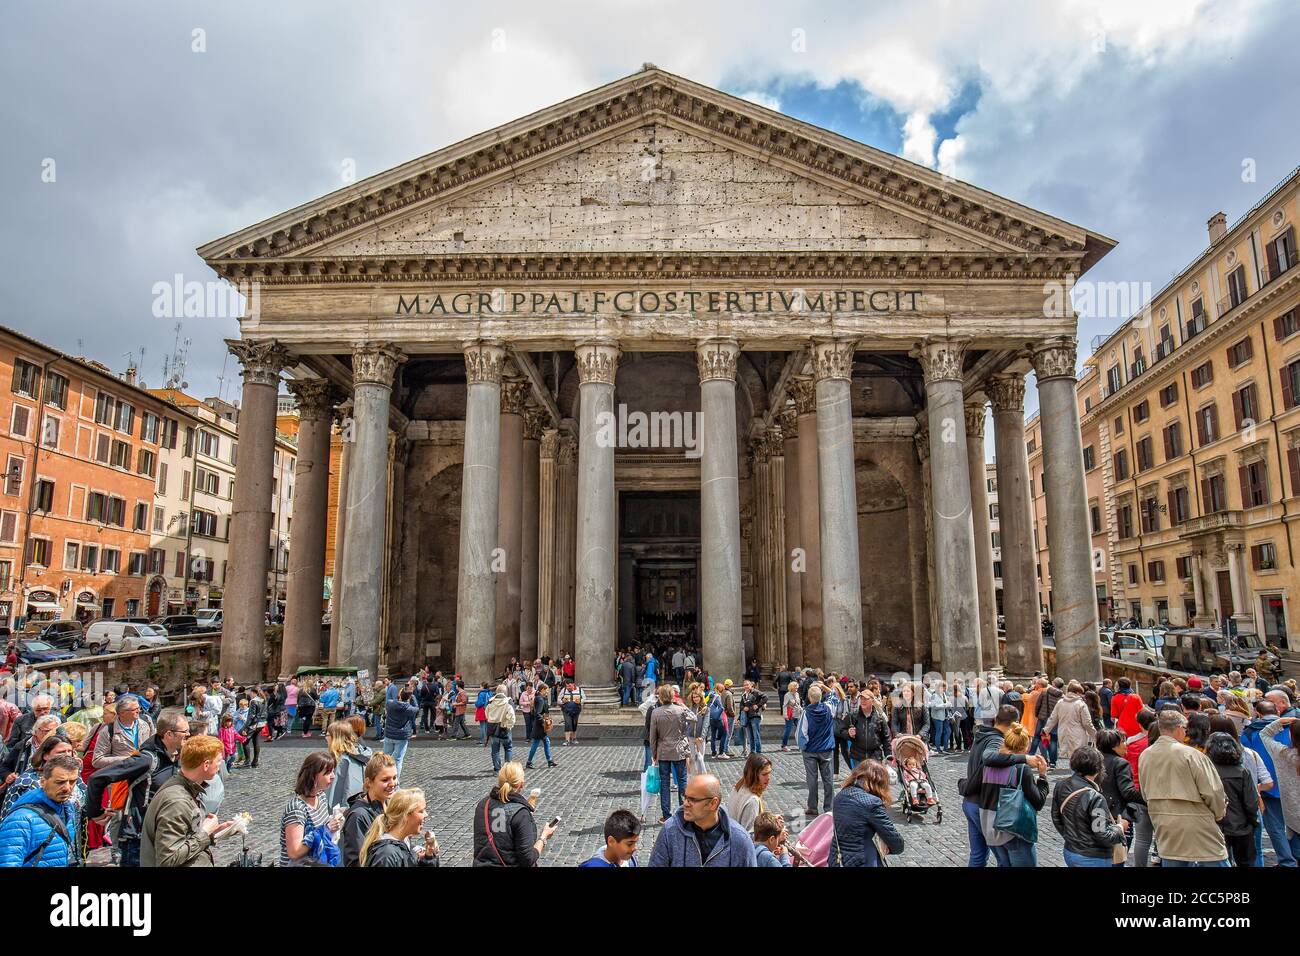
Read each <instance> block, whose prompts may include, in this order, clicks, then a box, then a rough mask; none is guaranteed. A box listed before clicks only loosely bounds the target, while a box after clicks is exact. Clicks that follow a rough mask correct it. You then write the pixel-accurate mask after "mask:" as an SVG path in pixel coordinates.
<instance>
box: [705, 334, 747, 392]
mask: <svg viewBox="0 0 1300 956" xmlns="http://www.w3.org/2000/svg"><path fill="white" fill-rule="evenodd" d="M739 357H740V344H739V343H738V342H737V341H736V340H735V339H704V340H703V341H701V342H700V343H698V344H697V345H696V347H695V358H696V361H697V363H698V364H699V367H700V382H701V383H704V382H714V381H725V382H734V381H735V380H736V360H737V359H738V358H739Z"/></svg>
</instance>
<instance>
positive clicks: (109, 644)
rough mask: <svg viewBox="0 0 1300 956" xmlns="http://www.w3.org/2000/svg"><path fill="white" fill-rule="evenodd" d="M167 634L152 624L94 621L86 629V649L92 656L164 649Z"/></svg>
mask: <svg viewBox="0 0 1300 956" xmlns="http://www.w3.org/2000/svg"><path fill="white" fill-rule="evenodd" d="M167 643H168V642H167V632H166V631H164V630H163V629H162V628H160V627H154V626H153V625H152V624H126V623H124V622H122V621H96V622H95V623H94V624H92V625H90V627H88V628H86V641H85V644H86V647H88V648H89V649H90V652H91V653H92V654H117V653H119V652H121V651H139V650H144V649H145V648H149V647H166V646H167Z"/></svg>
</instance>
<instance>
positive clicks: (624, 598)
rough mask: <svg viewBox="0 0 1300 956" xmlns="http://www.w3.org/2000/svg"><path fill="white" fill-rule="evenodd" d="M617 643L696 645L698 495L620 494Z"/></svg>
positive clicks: (697, 614) (698, 549) (683, 493)
mask: <svg viewBox="0 0 1300 956" xmlns="http://www.w3.org/2000/svg"><path fill="white" fill-rule="evenodd" d="M618 544H619V547H618V555H619V575H618V644H619V646H620V647H627V646H628V645H630V644H633V643H635V642H637V641H645V640H659V641H672V640H681V641H685V642H687V643H691V644H693V643H696V639H697V634H698V621H699V610H700V608H699V593H700V588H699V573H700V570H699V560H700V496H699V493H698V492H693V491H690V492H686V491H673V492H641V491H625V492H622V493H621V494H620V495H619V543H618Z"/></svg>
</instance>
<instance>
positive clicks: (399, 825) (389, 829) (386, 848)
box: [361, 790, 438, 866]
mask: <svg viewBox="0 0 1300 956" xmlns="http://www.w3.org/2000/svg"><path fill="white" fill-rule="evenodd" d="M424 808H425V801H424V791H423V790H398V791H397V792H396V793H395V794H393V796H392V798H391V799H390V800H389V801H388V803H387V804H385V806H384V812H383V813H382V814H380V815H379V816H377V817H375V822H374V823H372V824H370V829H369V830H368V831H367V832H366V839H365V842H364V843H362V844H361V865H362V866H437V865H438V841H437V840H435V839H434V838H433V834H432V833H429V834H427V835H426V836H425V839H424V844H423V845H422V846H421V847H420V848H419V849H418V850H414V851H413V850H412V849H411V847H410V844H408V843H407V842H406V841H407V840H408V839H410V838H411V837H413V836H415V834H417V833H419V832H420V829H421V828H422V827H423V826H424V813H425V809H424Z"/></svg>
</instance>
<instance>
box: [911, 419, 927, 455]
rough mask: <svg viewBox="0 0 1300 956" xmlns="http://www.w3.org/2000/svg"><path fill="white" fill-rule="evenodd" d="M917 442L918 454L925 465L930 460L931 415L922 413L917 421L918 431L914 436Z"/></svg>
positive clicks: (913, 438)
mask: <svg viewBox="0 0 1300 956" xmlns="http://www.w3.org/2000/svg"><path fill="white" fill-rule="evenodd" d="M912 440H913V441H915V442H916V456H917V457H918V458H919V459H921V465H922V466H923V467H924V466H925V464H926V463H927V462H929V460H930V416H928V415H926V414H924V413H923V414H922V415H921V416H920V417H919V418H918V419H917V423H916V432H915V434H913V436H912Z"/></svg>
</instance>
